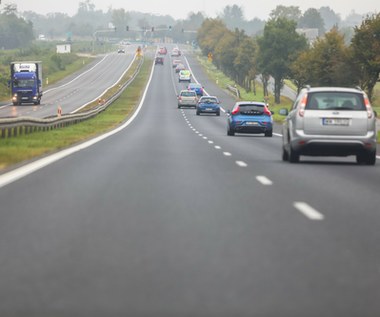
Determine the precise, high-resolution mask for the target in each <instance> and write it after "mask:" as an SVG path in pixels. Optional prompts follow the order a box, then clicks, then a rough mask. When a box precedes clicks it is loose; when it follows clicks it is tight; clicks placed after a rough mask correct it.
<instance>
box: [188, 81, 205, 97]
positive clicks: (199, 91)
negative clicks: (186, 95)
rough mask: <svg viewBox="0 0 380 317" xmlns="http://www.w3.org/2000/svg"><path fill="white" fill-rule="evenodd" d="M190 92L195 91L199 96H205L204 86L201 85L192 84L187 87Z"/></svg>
mask: <svg viewBox="0 0 380 317" xmlns="http://www.w3.org/2000/svg"><path fill="white" fill-rule="evenodd" d="M187 89H188V90H194V91H195V92H196V93H197V96H203V86H202V85H201V84H197V83H192V84H189V85H188V86H187Z"/></svg>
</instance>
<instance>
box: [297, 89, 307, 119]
mask: <svg viewBox="0 0 380 317" xmlns="http://www.w3.org/2000/svg"><path fill="white" fill-rule="evenodd" d="M306 103H307V94H306V95H305V96H303V97H302V100H301V103H300V106H299V109H298V115H299V116H300V117H303V116H304V115H305V107H306Z"/></svg>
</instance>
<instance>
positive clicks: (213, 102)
mask: <svg viewBox="0 0 380 317" xmlns="http://www.w3.org/2000/svg"><path fill="white" fill-rule="evenodd" d="M219 104H220V102H219V100H218V98H217V97H215V96H203V97H201V98H200V99H199V100H198V104H197V108H196V114H197V116H199V115H200V114H201V113H215V114H216V115H217V116H220V106H219Z"/></svg>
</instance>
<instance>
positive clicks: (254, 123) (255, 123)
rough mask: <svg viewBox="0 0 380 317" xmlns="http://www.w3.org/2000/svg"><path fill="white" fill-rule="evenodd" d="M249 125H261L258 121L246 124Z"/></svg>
mask: <svg viewBox="0 0 380 317" xmlns="http://www.w3.org/2000/svg"><path fill="white" fill-rule="evenodd" d="M246 124H247V125H258V124H259V123H258V122H256V121H251V122H246Z"/></svg>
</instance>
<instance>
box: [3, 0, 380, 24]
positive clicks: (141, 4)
mask: <svg viewBox="0 0 380 317" xmlns="http://www.w3.org/2000/svg"><path fill="white" fill-rule="evenodd" d="M80 2H86V1H85V0H65V1H62V2H61V1H59V2H58V1H54V2H53V1H48V0H33V1H31V0H3V1H2V4H1V5H0V9H1V7H3V6H4V4H16V5H17V9H18V11H19V12H22V11H34V12H36V13H40V14H47V13H52V12H63V13H67V14H68V15H70V16H72V15H74V14H75V13H76V12H77V11H78V7H79V3H80ZM90 3H92V4H94V5H95V10H102V11H105V12H106V11H108V9H109V8H112V9H120V8H123V9H125V10H126V11H138V12H144V13H152V14H155V15H170V16H172V17H173V18H175V19H185V18H187V16H188V15H189V13H191V12H195V13H197V12H199V11H200V12H202V13H204V14H205V15H206V16H208V17H216V16H217V15H218V14H219V13H221V12H222V11H223V9H224V8H225V7H226V6H227V5H230V6H232V5H234V4H236V5H238V6H240V7H242V9H243V12H244V15H245V18H246V19H247V20H251V19H253V18H259V19H261V20H265V19H267V18H268V16H269V13H270V12H271V11H272V10H273V9H275V8H276V7H277V6H278V5H284V6H298V7H299V8H300V9H301V11H302V12H304V11H305V10H307V9H308V8H316V9H319V8H320V7H330V8H331V9H332V10H334V11H335V13H337V14H340V15H341V17H342V18H345V17H346V16H347V15H349V14H350V13H351V12H353V11H354V12H355V13H357V14H362V15H364V14H368V13H371V14H372V13H378V12H379V11H380V3H379V2H377V1H374V0H362V1H359V2H358V1H344V0H335V1H328V0H320V1H318V5H315V3H316V2H315V1H314V0H293V1H292V0H281V1H280V0H268V1H265V3H262V2H261V1H260V3H259V1H252V0H240V1H238V0H236V1H233V0H218V1H206V0H193V1H191V2H189V3H188V5H186V8H185V9H184V7H185V5H184V2H182V1H178V0H177V1H172V0H171V1H169V0H161V1H157V0H142V1H135V2H132V3H126V1H123V0H90ZM186 4H187V3H186Z"/></svg>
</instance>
